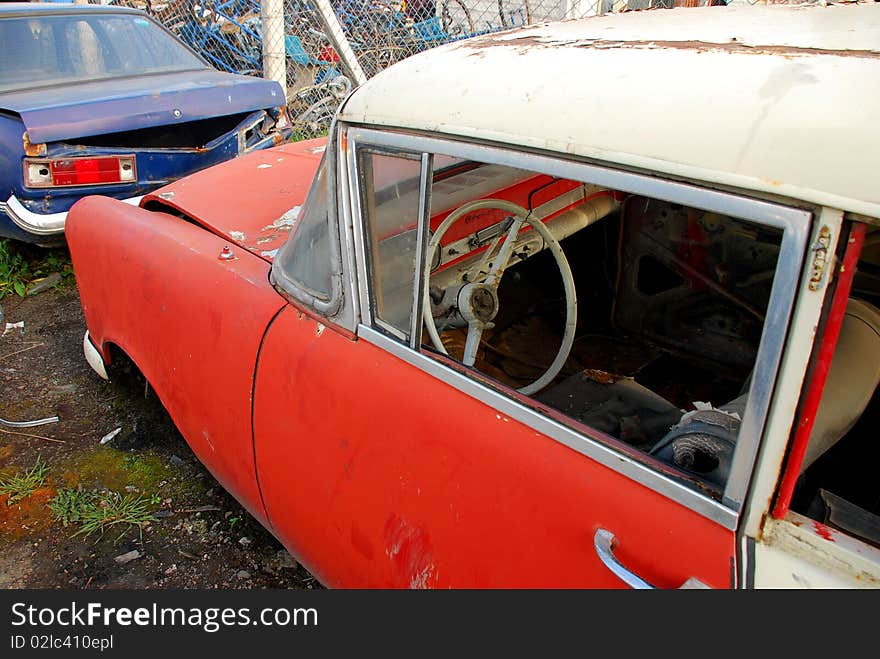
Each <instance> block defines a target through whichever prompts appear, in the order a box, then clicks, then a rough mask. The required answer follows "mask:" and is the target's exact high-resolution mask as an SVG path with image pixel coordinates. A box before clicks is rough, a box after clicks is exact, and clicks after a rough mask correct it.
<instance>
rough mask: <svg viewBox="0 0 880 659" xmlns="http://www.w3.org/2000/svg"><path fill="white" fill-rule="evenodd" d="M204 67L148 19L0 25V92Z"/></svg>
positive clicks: (97, 17)
mask: <svg viewBox="0 0 880 659" xmlns="http://www.w3.org/2000/svg"><path fill="white" fill-rule="evenodd" d="M202 68H205V64H204V62H202V61H201V60H200V59H199V58H198V57H197V56H196V55H195V54H193V53H192V52H191V51H190V50H188V49H187V48H186V47H185V46H184V45H183V44H181V43H180V42H178V41H177V40H175V38H174V37H173V36H171V35H170V34H169V33H168V32H166V31H165V30H163V29H162V28H161V27H160V26H159V25H158V24H156V23H155V22H153V21H152V20H151V19H149V18H147V17H146V16H139V15H137V14H70V15H60V16H26V17H15V18H7V19H3V20H0V92H4V91H12V90H20V89H28V88H31V87H43V86H47V85H57V84H61V83H63V84H69V83H71V82H84V81H88V80H99V79H106V78H121V77H126V76H133V75H143V74H150V73H170V72H175V71H187V70H193V69H202Z"/></svg>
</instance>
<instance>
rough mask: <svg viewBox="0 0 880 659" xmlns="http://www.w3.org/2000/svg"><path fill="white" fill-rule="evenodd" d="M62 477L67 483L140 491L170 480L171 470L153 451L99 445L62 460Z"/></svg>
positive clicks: (152, 488)
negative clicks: (63, 461) (136, 489)
mask: <svg viewBox="0 0 880 659" xmlns="http://www.w3.org/2000/svg"><path fill="white" fill-rule="evenodd" d="M63 469H64V474H63V476H62V480H63V482H64V484H65V485H67V486H69V487H75V486H80V487H81V488H82V489H86V490H89V489H99V490H100V489H107V490H115V491H118V492H121V491H122V490H124V489H125V487H126V486H127V485H133V486H135V487H137V488H138V489H139V490H140V491H141V492H156V491H157V490H159V488H160V487H161V483H162V481H168V482H170V481H171V480H172V478H173V477H174V475H175V472H174V470H173V469H172V468H171V467H170V466H169V465H168V464H167V463H166V462H165V460H164V459H163V458H162V457H160V456H159V455H156V454H155V453H154V452H153V451H151V450H147V451H143V452H139V453H129V452H126V451H119V450H117V449H114V448H112V447H110V446H100V447H97V448H96V449H94V450H93V451H89V452H87V453H83V454H81V455H78V456H75V457H74V458H73V459H72V460H70V461H67V462H65V463H64V464H63Z"/></svg>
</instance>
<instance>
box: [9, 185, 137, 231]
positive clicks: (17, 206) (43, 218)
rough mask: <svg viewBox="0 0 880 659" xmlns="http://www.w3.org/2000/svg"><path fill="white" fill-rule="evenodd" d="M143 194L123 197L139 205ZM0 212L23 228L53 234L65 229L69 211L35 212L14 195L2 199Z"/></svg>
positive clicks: (127, 202)
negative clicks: (127, 197) (4, 199)
mask: <svg viewBox="0 0 880 659" xmlns="http://www.w3.org/2000/svg"><path fill="white" fill-rule="evenodd" d="M141 199H143V196H139V197H131V198H130V199H121V200H120V201H124V202H125V203H126V204H132V205H133V206H137V205H138V204H139V203H140V201H141ZM0 212H5V213H6V214H7V215H8V216H9V219H11V220H12V221H13V223H15V225H16V226H18V227H19V228H21V229H24V230H25V231H27V232H28V233H32V234H35V235H38V236H52V235H55V234H59V233H62V232H63V231H64V223H65V222H66V221H67V211H64V212H63V213H46V214H45V215H43V214H40V213H34V212H33V211H29V210H28V209H27V208H25V207H24V205H23V204H22V203H21V202H20V201H19V200H18V199H16V198H15V195H12V196H11V197H9V199H7V200H6V201H5V202H2V201H0Z"/></svg>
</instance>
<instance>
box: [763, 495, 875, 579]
mask: <svg viewBox="0 0 880 659" xmlns="http://www.w3.org/2000/svg"><path fill="white" fill-rule="evenodd" d="M756 551H757V554H756V556H757V558H756V565H757V567H758V572H756V585H758V586H761V585H765V586H766V585H769V586H778V585H779V583H778V582H779V580H780V579H782V580H783V581H784V580H785V579H784V578H787V579H790V580H791V582H792V583H793V584H797V585H801V586H803V585H811V586H813V587H819V586H827V585H832V584H833V585H836V586H838V587H840V586H843V585H846V586H855V585H858V586H861V587H865V586H874V587H876V586H880V549H878V548H876V547H872V546H870V545H868V544H866V543H864V542H861V541H859V540H856V539H855V538H852V537H850V536H849V535H847V534H845V533H840V532H839V531H837V530H835V529H832V528H831V527H829V526H827V525H825V524H822V523H821V522H818V521H816V520H812V519H809V518H807V517H804V516H803V515H799V514H797V513H793V512H789V513H788V515H787V516H786V518H785V519H781V520H777V519H773V518H767V520H766V522H765V525H764V531H763V534H762V537H761V539H760V540H759V541H758V542H757V543H756ZM762 569H764V570H766V572H765V573H761V570H762Z"/></svg>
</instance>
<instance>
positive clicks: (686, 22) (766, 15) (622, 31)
mask: <svg viewBox="0 0 880 659" xmlns="http://www.w3.org/2000/svg"><path fill="white" fill-rule="evenodd" d="M878 118H880V4H875V3H870V4H847V5H829V6H818V5H813V6H803V5H801V6H778V5H777V6H757V7H751V6H727V7H704V8H682V9H672V10H652V11H640V12H627V13H623V14H615V15H607V16H601V17H593V18H586V19H580V20H573V21H562V22H557V23H549V24H544V25H539V26H534V27H528V28H521V29H517V30H511V31H507V32H503V33H497V34H493V35H485V36H480V37H476V38H473V39H469V40H466V41H460V42H456V43H452V44H448V45H446V46H443V47H440V48H436V49H433V50H430V51H427V52H425V53H422V54H419V55H416V56H414V57H411V58H408V59H406V60H404V61H402V62H400V63H398V64H396V65H394V66H392V67H390V68H388V69H386V70H385V71H383V72H381V73H380V74H378V75H377V76H375V77H374V78H372V79H371V80H370V81H368V82H367V83H366V84H365V85H363V86H362V87H361V88H359V89H358V90H356V91H355V92H354V93H353V94H352V95H351V96H350V97H349V99H348V100H347V102H346V103H345V105H344V107H343V109H342V111H341V114H340V119H341V120H343V121H347V122H352V123H362V124H368V125H378V126H390V127H400V128H405V129H415V130H424V131H431V132H440V133H445V134H449V135H460V136H464V137H468V138H477V139H480V140H488V141H492V142H500V143H504V144H512V145H519V146H523V147H532V148H538V149H542V150H549V151H556V152H560V153H566V154H573V155H576V156H582V157H584V158H588V159H592V160H597V161H605V162H610V163H616V164H622V165H625V166H630V167H635V168H639V169H645V170H649V171H652V172H661V173H664V174H667V175H670V176H674V177H682V178H687V179H693V180H700V181H708V182H711V183H716V184H719V185H724V186H734V187H738V188H744V189H748V190H754V191H759V192H766V193H770V194H777V195H784V196H789V197H793V198H796V199H803V200H805V201H808V202H810V203H815V204H821V205H826V206H831V207H834V208H839V209H842V210H846V211H850V212H855V213H861V214H865V215H869V216H874V217H880V184H878V183H877V180H876V179H877V172H878V171H880V127H878V125H877V124H878Z"/></svg>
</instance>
